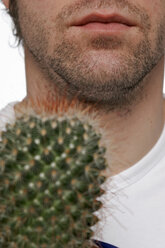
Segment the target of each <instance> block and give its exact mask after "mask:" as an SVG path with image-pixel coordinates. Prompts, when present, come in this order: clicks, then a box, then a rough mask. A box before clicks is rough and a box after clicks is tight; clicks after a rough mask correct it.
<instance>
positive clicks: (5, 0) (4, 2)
mask: <svg viewBox="0 0 165 248" xmlns="http://www.w3.org/2000/svg"><path fill="white" fill-rule="evenodd" d="M2 2H3V4H4V5H5V6H6V8H7V9H8V8H9V2H10V0H2Z"/></svg>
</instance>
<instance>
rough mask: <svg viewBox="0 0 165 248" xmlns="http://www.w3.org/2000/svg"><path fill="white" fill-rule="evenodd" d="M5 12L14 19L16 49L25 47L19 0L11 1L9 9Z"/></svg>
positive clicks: (13, 30) (13, 28)
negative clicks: (20, 21) (21, 46)
mask: <svg viewBox="0 0 165 248" xmlns="http://www.w3.org/2000/svg"><path fill="white" fill-rule="evenodd" d="M4 10H5V12H6V13H7V14H8V15H9V16H10V17H11V19H12V23H13V27H12V32H13V35H14V36H15V38H16V43H17V45H16V47H18V46H20V44H22V45H23V37H22V33H21V28H20V23H19V15H18V5H17V0H10V1H9V9H7V8H5V9H4Z"/></svg>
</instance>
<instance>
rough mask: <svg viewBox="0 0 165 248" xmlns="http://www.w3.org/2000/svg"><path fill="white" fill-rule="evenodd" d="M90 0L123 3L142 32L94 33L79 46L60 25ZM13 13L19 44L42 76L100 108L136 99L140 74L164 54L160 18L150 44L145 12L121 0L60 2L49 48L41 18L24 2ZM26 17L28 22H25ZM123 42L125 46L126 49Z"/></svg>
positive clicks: (141, 89) (139, 93) (112, 107)
mask: <svg viewBox="0 0 165 248" xmlns="http://www.w3.org/2000/svg"><path fill="white" fill-rule="evenodd" d="M94 3H97V7H98V8H100V7H102V8H110V7H111V6H116V7H117V8H118V9H119V10H122V9H123V8H125V7H127V8H128V10H129V11H130V13H131V14H132V16H133V15H134V14H135V16H138V17H140V20H141V23H145V24H144V29H143V30H141V32H142V33H143V35H142V37H143V38H142V39H141V40H140V41H139V43H138V44H136V45H134V44H130V43H129V42H128V41H127V40H122V39H121V38H120V37H117V36H109V37H107V36H104V35H97V36H95V37H90V39H88V40H86V46H84V47H82V46H80V44H79V43H78V42H77V39H76V37H75V39H74V36H73V39H72V40H71V39H69V37H67V36H66V29H65V27H64V25H63V23H64V22H65V20H67V18H69V16H71V15H72V14H73V13H79V12H80V11H82V10H83V9H87V8H88V7H91V9H92V6H94ZM19 14H21V16H22V17H23V18H20V27H21V30H22V35H23V38H24V44H25V45H26V47H27V48H28V50H29V52H30V53H31V54H32V56H33V58H34V60H35V61H36V62H37V63H38V65H39V67H40V68H41V69H42V71H43V72H44V74H45V77H47V78H48V79H49V80H50V81H52V83H54V84H56V85H57V87H58V88H59V89H60V91H62V90H63V89H64V87H66V86H67V91H68V92H67V93H68V97H70V98H71V97H74V96H75V95H77V97H78V99H79V101H83V102H85V103H86V104H95V105H96V104H97V105H98V108H100V109H104V111H108V112H109V111H116V110H120V111H121V110H128V109H130V108H131V107H132V106H133V105H135V104H137V103H138V102H139V101H141V100H142V98H143V97H144V87H145V86H146V83H147V80H145V77H146V76H147V75H148V74H149V73H150V72H151V70H152V69H153V68H154V67H155V66H156V65H157V64H158V62H159V61H160V59H161V58H162V56H164V36H165V34H164V33H165V31H164V24H165V20H164V19H165V18H163V19H160V23H158V24H157V28H156V29H155V34H156V35H155V37H154V40H152V42H154V46H153V45H152V42H151V40H150V39H149V36H148V33H149V31H150V28H151V25H150V18H149V16H148V15H147V13H146V12H145V11H144V10H143V9H142V8H140V7H139V6H138V7H137V6H135V5H133V4H132V3H130V2H129V1H127V0H120V1H117V2H116V1H115V0H112V1H110V0H104V1H93V2H92V1H91V2H89V1H88V0H82V1H77V2H76V3H73V4H70V5H67V6H65V7H64V8H63V9H62V10H61V11H60V13H58V15H57V17H56V24H55V29H54V30H56V35H57V37H60V39H58V38H57V40H56V41H55V40H54V42H53V44H51V48H52V49H49V48H50V43H49V41H50V38H51V30H50V29H49V27H48V26H47V24H45V23H46V22H44V21H43V20H39V19H36V18H35V15H34V14H33V15H32V14H30V12H29V9H28V4H27V6H25V8H24V9H21V8H19ZM77 16H78V14H77ZM28 23H31V27H30V28H28ZM125 47H127V48H128V50H127V53H126V52H125V50H124V48H125ZM122 48H123V49H122ZM87 50H88V51H90V52H89V53H88V52H87ZM50 51H51V52H50ZM101 54H104V56H101ZM99 55H100V56H99ZM113 57H114V58H115V59H114V60H113ZM148 87H149V86H148Z"/></svg>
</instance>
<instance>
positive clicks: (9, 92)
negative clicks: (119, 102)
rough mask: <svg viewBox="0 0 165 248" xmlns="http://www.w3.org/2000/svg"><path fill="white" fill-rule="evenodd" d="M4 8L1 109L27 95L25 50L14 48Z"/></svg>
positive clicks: (1, 14)
mask: <svg viewBox="0 0 165 248" xmlns="http://www.w3.org/2000/svg"><path fill="white" fill-rule="evenodd" d="M3 9H4V6H3V5H2V3H0V109H1V108H3V107H4V106H6V104H7V103H9V102H12V101H21V100H22V99H23V98H24V97H25V95H26V82H25V66H24V54H23V50H22V49H21V48H12V46H14V45H15V38H14V37H13V35H12V28H11V20H10V18H9V16H8V15H7V14H6V13H5V11H3ZM164 92H165V85H164Z"/></svg>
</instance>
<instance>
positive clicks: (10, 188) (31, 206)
mask: <svg viewBox="0 0 165 248" xmlns="http://www.w3.org/2000/svg"><path fill="white" fill-rule="evenodd" d="M1 137H2V141H1V142H0V247H3V248H66V247H67V248H80V247H81V248H89V247H96V246H95V245H94V243H93V242H92V240H91V237H92V235H93V232H92V230H91V226H93V225H94V224H96V223H97V222H98V221H99V219H98V217H96V216H95V215H94V212H95V211H97V210H99V209H100V208H101V207H102V203H101V202H100V201H98V200H96V198H97V197H98V196H101V195H102V194H103V193H104V191H103V190H102V189H101V187H100V186H101V184H102V183H104V182H105V179H106V178H105V176H103V175H102V172H103V171H104V170H105V169H106V167H107V163H106V160H105V158H104V154H105V147H103V146H100V138H101V135H100V134H98V133H97V132H96V131H95V129H94V128H93V127H92V126H91V124H89V123H88V122H86V121H85V122H83V121H82V120H80V118H78V117H77V116H72V117H70V116H69V115H63V116H62V115H61V116H59V115H58V114H57V115H51V117H50V116H49V117H46V116H44V117H43V116H42V115H38V114H36V113H35V114H32V113H31V114H25V113H24V114H22V115H20V116H19V117H17V119H16V121H15V123H14V124H12V125H11V124H7V125H6V131H5V132H1Z"/></svg>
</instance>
